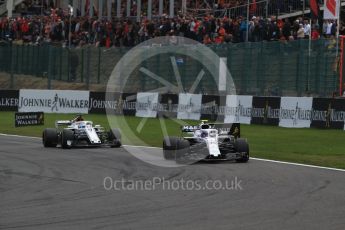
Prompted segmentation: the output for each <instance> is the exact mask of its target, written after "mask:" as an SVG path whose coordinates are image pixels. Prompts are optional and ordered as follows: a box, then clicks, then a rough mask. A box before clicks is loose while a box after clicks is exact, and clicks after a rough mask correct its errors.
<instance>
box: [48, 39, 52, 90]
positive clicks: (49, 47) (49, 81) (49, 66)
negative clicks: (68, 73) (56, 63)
mask: <svg viewBox="0 0 345 230" xmlns="http://www.w3.org/2000/svg"><path fill="white" fill-rule="evenodd" d="M51 48H52V47H51V46H48V87H47V88H48V89H51V75H52V73H51V65H52V55H51V51H52V50H51Z"/></svg>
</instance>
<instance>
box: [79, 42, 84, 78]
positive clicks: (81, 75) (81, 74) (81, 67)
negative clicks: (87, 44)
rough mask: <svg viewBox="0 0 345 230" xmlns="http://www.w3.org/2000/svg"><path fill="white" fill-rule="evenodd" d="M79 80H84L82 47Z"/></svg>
mask: <svg viewBox="0 0 345 230" xmlns="http://www.w3.org/2000/svg"><path fill="white" fill-rule="evenodd" d="M80 82H84V49H83V48H82V49H81V66H80Z"/></svg>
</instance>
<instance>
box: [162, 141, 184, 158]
mask: <svg viewBox="0 0 345 230" xmlns="http://www.w3.org/2000/svg"><path fill="white" fill-rule="evenodd" d="M179 139H180V138H179V137H164V139H163V157H164V159H166V160H174V159H175V156H176V154H175V152H176V149H177V142H178V141H179Z"/></svg>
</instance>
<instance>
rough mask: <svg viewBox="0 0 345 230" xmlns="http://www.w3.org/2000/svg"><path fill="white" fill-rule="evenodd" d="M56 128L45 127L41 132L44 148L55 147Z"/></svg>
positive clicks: (56, 140) (56, 141)
mask: <svg viewBox="0 0 345 230" xmlns="http://www.w3.org/2000/svg"><path fill="white" fill-rule="evenodd" d="M58 138H59V135H58V130H57V129H53V128H47V129H45V130H44V131H43V133H42V142H43V146H44V147H46V148H53V147H56V146H57V144H58Z"/></svg>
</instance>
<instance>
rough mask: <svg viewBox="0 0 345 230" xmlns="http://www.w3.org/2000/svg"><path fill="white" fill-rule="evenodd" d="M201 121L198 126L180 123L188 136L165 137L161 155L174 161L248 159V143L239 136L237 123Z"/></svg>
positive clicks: (244, 160) (239, 160)
mask: <svg viewBox="0 0 345 230" xmlns="http://www.w3.org/2000/svg"><path fill="white" fill-rule="evenodd" d="M206 122H207V121H202V122H201V124H200V125H198V126H183V127H182V132H183V133H187V134H189V135H190V136H184V137H164V140H163V155H164V158H165V159H167V160H173V159H175V160H176V162H177V163H183V164H184V163H193V162H197V161H212V160H236V161H237V162H247V161H248V160H249V145H248V143H247V140H246V139H243V138H240V124H239V123H234V124H213V123H206Z"/></svg>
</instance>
